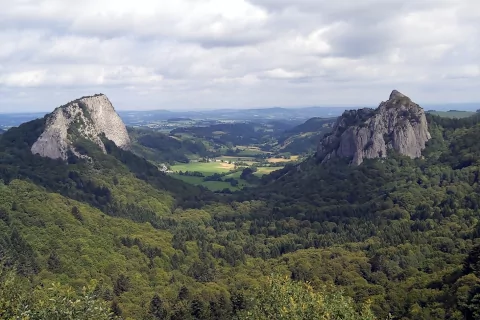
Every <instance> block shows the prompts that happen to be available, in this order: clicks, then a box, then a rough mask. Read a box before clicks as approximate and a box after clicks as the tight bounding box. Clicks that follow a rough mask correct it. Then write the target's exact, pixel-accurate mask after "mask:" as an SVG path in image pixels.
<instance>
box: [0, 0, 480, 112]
mask: <svg viewBox="0 0 480 320" xmlns="http://www.w3.org/2000/svg"><path fill="white" fill-rule="evenodd" d="M21 3H23V4H22V5H19V4H21ZM134 4H135V5H134ZM134 4H132V2H128V1H118V2H117V3H116V4H115V6H113V5H111V2H109V1H106V0H85V1H82V2H70V1H63V0H35V1H33V0H31V1H30V0H28V1H22V2H19V1H9V0H0V7H2V9H3V10H2V11H0V42H1V43H2V46H1V47H0V112H2V111H6V110H13V109H12V108H14V109H15V108H16V109H18V108H19V107H24V108H29V107H30V108H32V107H31V106H35V107H36V108H42V109H43V110H48V109H51V108H52V107H55V106H56V105H59V104H61V103H62V102H65V101H70V100H72V99H73V98H75V97H76V96H81V95H85V94H92V93H96V92H104V93H106V94H107V95H109V97H110V99H111V100H112V101H113V102H114V104H115V105H116V107H119V108H124V109H129V108H189V107H190V108H201V107H203V108H207V107H208V108H215V107H247V106H251V107H261V106H269V105H282V106H292V105H316V104H317V105H318V104H346V103H349V104H355V105H356V104H362V105H365V104H366V103H373V104H374V105H375V104H378V102H379V100H381V99H384V96H385V92H387V94H388V92H389V91H391V89H392V88H394V87H395V88H399V89H401V91H405V92H406V93H407V94H410V95H412V98H416V100H418V101H419V102H421V101H426V102H435V100H442V101H448V100H455V99H457V100H462V101H465V99H466V100H470V101H471V100H472V99H474V98H475V97H477V89H475V86H478V85H480V74H478V72H477V71H476V70H477V69H476V68H478V67H479V62H478V57H479V56H480V40H479V39H480V37H479V32H480V31H479V30H480V22H479V21H480V3H479V2H478V1H477V0H448V1H443V0H425V1H405V0H362V1H357V0H341V1H331V0H329V1H324V0H321V1H319V0H299V1H286V0H275V1H273V0H250V1H247V2H246V1H242V0H229V1H228V5H227V2H225V1H224V0H178V1H173V2H168V3H164V4H163V7H162V8H160V7H159V2H157V1H154V0H136V2H135V3H134ZM476 8H477V9H479V10H475V9H476ZM467 78H468V79H467ZM435 88H436V89H435ZM433 92H434V93H435V94H434V93H433ZM12 106H13V107H12Z"/></svg>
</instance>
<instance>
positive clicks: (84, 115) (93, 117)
mask: <svg viewBox="0 0 480 320" xmlns="http://www.w3.org/2000/svg"><path fill="white" fill-rule="evenodd" d="M102 134H104V135H105V136H106V137H107V138H108V139H109V140H112V141H113V142H114V143H115V144H116V145H117V146H118V147H120V148H124V149H125V148H128V146H129V145H130V137H129V136H128V132H127V129H126V127H125V124H124V123H123V121H122V119H120V117H119V115H118V114H117V113H116V112H115V109H114V108H113V106H112V103H111V102H110V100H108V98H107V97H106V96H105V95H103V94H99V95H95V96H91V97H83V98H80V99H78V100H75V101H72V102H70V103H68V104H66V105H65V106H62V107H59V108H57V109H55V110H54V111H53V112H52V113H51V114H50V115H49V116H48V117H47V120H46V124H45V130H44V132H43V133H42V134H41V135H40V137H39V138H38V140H37V141H36V142H35V143H34V144H33V145H32V148H31V151H32V153H33V154H39V155H40V156H42V157H48V158H52V159H63V160H66V159H67V157H68V151H71V152H73V153H74V154H76V155H77V156H81V155H80V154H79V153H78V152H77V151H76V150H75V148H74V147H73V145H72V142H73V140H75V139H78V138H85V139H88V140H91V141H92V142H94V143H95V144H97V145H98V146H99V147H100V148H101V149H102V150H103V151H104V152H105V146H104V144H103V142H102V140H101V139H100V137H101V135H102Z"/></svg>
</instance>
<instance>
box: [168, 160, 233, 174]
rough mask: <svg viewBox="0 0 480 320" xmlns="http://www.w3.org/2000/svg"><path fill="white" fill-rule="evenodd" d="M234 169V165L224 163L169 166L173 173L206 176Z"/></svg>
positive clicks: (194, 163)
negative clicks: (180, 172)
mask: <svg viewBox="0 0 480 320" xmlns="http://www.w3.org/2000/svg"><path fill="white" fill-rule="evenodd" d="M234 168H235V165H234V164H229V163H226V162H190V163H181V164H176V165H173V166H171V170H172V171H173V172H179V171H184V172H185V171H198V172H202V173H203V174H206V175H211V174H214V173H224V172H228V171H230V170H233V169H234Z"/></svg>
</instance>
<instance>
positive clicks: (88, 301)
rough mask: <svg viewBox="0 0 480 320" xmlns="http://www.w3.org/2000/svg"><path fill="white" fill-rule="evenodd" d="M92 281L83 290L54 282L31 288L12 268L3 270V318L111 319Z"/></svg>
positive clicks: (0, 308) (0, 298)
mask: <svg viewBox="0 0 480 320" xmlns="http://www.w3.org/2000/svg"><path fill="white" fill-rule="evenodd" d="M95 288H96V283H95V282H91V283H90V284H89V285H87V286H85V287H83V288H82V290H81V291H80V292H77V291H75V290H74V289H73V288H71V287H69V286H61V285H60V284H58V283H53V284H51V285H50V286H48V287H47V286H45V287H36V288H32V287H31V284H30V283H28V282H27V281H26V279H21V278H19V277H18V276H16V275H15V274H14V273H13V272H12V271H8V270H5V269H3V268H2V270H1V271H0V318H1V319H5V320H20V319H21V320H91V319H95V320H110V319H112V320H113V319H114V318H115V317H114V316H113V314H112V313H111V311H110V307H109V305H108V303H107V302H105V301H103V300H101V299H98V297H97V296H96V295H95V293H94V290H95Z"/></svg>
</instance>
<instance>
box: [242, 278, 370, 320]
mask: <svg viewBox="0 0 480 320" xmlns="http://www.w3.org/2000/svg"><path fill="white" fill-rule="evenodd" d="M251 303H252V306H250V307H247V309H246V310H244V311H241V312H240V313H239V314H238V319H240V320H250V319H251V320H267V319H268V320H283V319H285V320H287V319H288V320H307V319H308V320H316V319H319V320H320V319H321V320H337V319H342V320H374V319H375V317H374V316H373V314H372V312H371V310H370V308H369V305H368V304H366V305H362V306H356V305H355V304H354V302H353V300H352V299H351V298H348V297H345V296H343V295H342V294H341V292H331V293H329V292H328V293H327V292H326V290H324V291H320V292H316V291H315V290H314V289H313V287H312V286H310V285H309V284H308V283H302V282H295V281H293V280H291V279H290V278H289V277H286V278H282V277H279V276H273V277H270V278H269V279H268V281H267V283H266V284H265V285H264V286H263V288H261V289H260V290H256V291H255V292H254V294H253V296H252V299H251Z"/></svg>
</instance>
